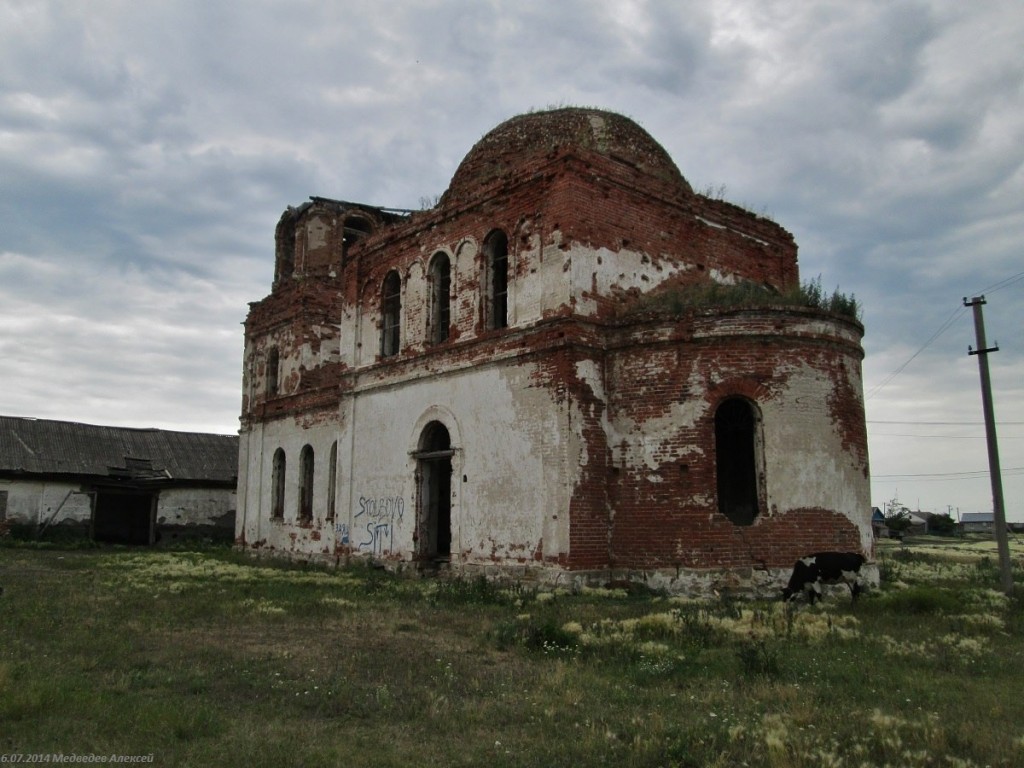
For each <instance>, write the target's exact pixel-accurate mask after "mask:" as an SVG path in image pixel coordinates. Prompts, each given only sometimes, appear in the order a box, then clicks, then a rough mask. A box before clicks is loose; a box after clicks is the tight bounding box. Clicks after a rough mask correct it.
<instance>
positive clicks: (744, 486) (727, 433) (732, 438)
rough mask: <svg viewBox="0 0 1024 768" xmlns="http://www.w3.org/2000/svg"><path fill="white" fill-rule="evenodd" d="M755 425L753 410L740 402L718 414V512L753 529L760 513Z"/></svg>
mask: <svg viewBox="0 0 1024 768" xmlns="http://www.w3.org/2000/svg"><path fill="white" fill-rule="evenodd" d="M756 424H757V420H756V415H755V412H754V406H753V405H752V404H751V403H749V402H747V401H746V400H742V399H740V398H730V399H729V400H726V401H724V402H723V403H722V404H721V405H719V406H718V410H717V411H715V466H716V470H717V473H718V511H719V512H721V513H722V514H723V515H725V516H726V517H727V518H729V519H730V520H731V521H732V522H733V523H735V524H736V525H751V524H752V523H753V522H754V518H755V517H757V512H758V481H757V445H756V438H757V430H756Z"/></svg>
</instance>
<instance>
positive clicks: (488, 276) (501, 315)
mask: <svg viewBox="0 0 1024 768" xmlns="http://www.w3.org/2000/svg"><path fill="white" fill-rule="evenodd" d="M484 259H485V261H484V321H485V324H486V326H487V328H507V327H508V237H506V235H505V233H504V232H502V231H501V230H500V229H496V230H494V231H493V232H492V233H491V234H489V235H488V236H487V240H486V241H485V242H484Z"/></svg>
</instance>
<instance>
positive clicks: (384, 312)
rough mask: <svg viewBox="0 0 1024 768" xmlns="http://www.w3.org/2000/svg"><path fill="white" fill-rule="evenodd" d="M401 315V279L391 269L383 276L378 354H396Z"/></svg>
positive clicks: (384, 355) (399, 335) (388, 355)
mask: <svg viewBox="0 0 1024 768" xmlns="http://www.w3.org/2000/svg"><path fill="white" fill-rule="evenodd" d="M401 315H402V280H401V278H400V277H399V276H398V273H397V272H395V271H394V270H392V271H391V272H388V275H387V277H385V278H384V289H383V291H382V295H381V339H380V354H381V356H382V357H391V356H393V355H397V354H398V344H399V340H400V337H401V326H400V324H401Z"/></svg>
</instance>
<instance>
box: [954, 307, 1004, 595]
mask: <svg viewBox="0 0 1024 768" xmlns="http://www.w3.org/2000/svg"><path fill="white" fill-rule="evenodd" d="M983 304H985V297H984V296H975V297H974V298H972V299H971V300H970V301H968V300H967V297H966V296H965V297H964V306H965V307H973V308H974V337H975V339H976V341H977V343H978V348H977V349H971V348H970V347H968V348H967V354H969V355H977V356H978V370H979V371H980V373H981V405H982V408H983V409H984V411H985V437H986V439H987V442H988V474H989V478H990V479H991V481H992V506H993V509H994V512H995V514H994V517H995V527H996V545H997V546H998V548H999V575H1000V578H1001V581H1002V585H1003V592H1005V593H1006V594H1007V595H1010V594H1013V574H1012V573H1011V571H1010V542H1009V541H1008V539H1007V536H1006V510H1005V508H1004V507H1003V476H1002V471H1001V470H1000V468H999V445H998V443H997V442H996V417H995V411H994V410H993V408H992V382H991V380H990V379H989V375H988V353H989V352H998V351H999V347H986V346H985V317H984V316H983V315H982V312H981V307H982V305H983Z"/></svg>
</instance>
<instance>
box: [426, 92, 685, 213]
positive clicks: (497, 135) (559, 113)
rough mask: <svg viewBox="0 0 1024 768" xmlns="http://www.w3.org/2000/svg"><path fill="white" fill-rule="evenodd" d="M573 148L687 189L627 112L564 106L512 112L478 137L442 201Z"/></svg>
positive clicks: (668, 159) (663, 153)
mask: <svg viewBox="0 0 1024 768" xmlns="http://www.w3.org/2000/svg"><path fill="white" fill-rule="evenodd" d="M566 149H576V150H577V151H582V152H596V153H598V154H600V155H605V156H607V157H611V158H613V159H615V160H618V161H620V162H625V163H627V164H628V165H630V166H633V167H634V168H636V169H637V170H638V171H640V172H641V173H643V174H645V175H649V176H652V177H654V178H655V179H658V180H660V181H661V182H662V183H668V184H670V185H672V186H675V187H677V191H678V192H683V193H686V194H692V192H693V189H692V188H691V187H690V185H689V183H688V182H687V181H686V179H685V178H683V175H682V174H681V173H680V172H679V169H678V168H677V167H676V164H675V163H674V162H673V161H672V158H671V157H670V156H669V154H668V152H666V151H665V149H664V148H663V147H662V146H661V145H660V144H659V143H658V142H657V141H655V140H654V139H653V138H652V137H651V135H650V134H649V133H648V132H647V131H645V130H644V129H643V128H641V127H640V126H639V125H637V124H636V123H635V122H634V121H632V120H630V119H629V118H628V117H623V116H622V115H619V114H616V113H614V112H607V111H604V110H600V109H586V108H580V107H568V108H562V109H553V110H548V111H544V112H531V113H528V114H525V115H519V116H518V117H513V118H512V119H510V120H506V121H505V122H504V123H502V124H501V125H499V126H498V127H497V128H494V129H493V130H492V131H490V132H489V133H487V134H486V135H485V136H484V137H483V138H482V139H480V141H478V142H477V143H476V144H475V145H474V146H473V148H472V149H471V150H470V151H469V154H467V155H466V157H465V158H464V159H463V161H462V163H461V164H460V165H459V167H458V169H457V170H456V171H455V175H454V176H453V177H452V181H451V184H450V185H449V186H448V191H447V192H445V194H444V199H445V200H452V199H466V198H470V197H473V196H474V195H476V194H478V193H479V192H480V190H481V189H483V188H486V187H488V186H490V185H491V184H493V183H495V182H497V181H500V180H502V179H507V178H512V177H514V176H516V175H517V171H518V170H519V169H521V168H523V169H525V168H526V167H528V166H529V165H530V164H532V162H533V161H534V160H535V159H536V158H537V156H538V155H540V156H546V155H549V154H551V153H552V152H556V151H558V150H566Z"/></svg>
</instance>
